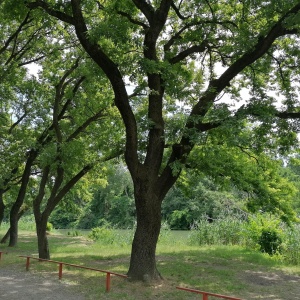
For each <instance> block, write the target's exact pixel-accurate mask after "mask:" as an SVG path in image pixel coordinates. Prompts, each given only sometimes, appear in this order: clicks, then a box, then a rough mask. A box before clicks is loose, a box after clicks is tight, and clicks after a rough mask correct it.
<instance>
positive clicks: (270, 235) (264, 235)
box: [258, 229, 282, 255]
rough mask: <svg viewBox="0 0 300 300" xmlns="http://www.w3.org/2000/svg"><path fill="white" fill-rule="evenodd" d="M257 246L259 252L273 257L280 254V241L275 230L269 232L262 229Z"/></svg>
mask: <svg viewBox="0 0 300 300" xmlns="http://www.w3.org/2000/svg"><path fill="white" fill-rule="evenodd" d="M258 244H259V245H260V251H261V252H266V253H268V254H270V255H273V254H275V253H278V252H279V253H280V252H281V250H280V247H281V244H282V239H281V237H280V236H279V235H278V232H277V231H276V230H272V231H270V230H266V229H263V230H262V232H261V235H260V237H259V240H258Z"/></svg>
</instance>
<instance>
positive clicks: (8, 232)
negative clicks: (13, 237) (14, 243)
mask: <svg viewBox="0 0 300 300" xmlns="http://www.w3.org/2000/svg"><path fill="white" fill-rule="evenodd" d="M9 234H10V228H8V230H7V231H6V233H5V235H4V236H3V238H2V239H1V241H0V244H5V243H6V242H7V240H8V238H9Z"/></svg>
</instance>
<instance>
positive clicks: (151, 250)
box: [128, 191, 161, 281]
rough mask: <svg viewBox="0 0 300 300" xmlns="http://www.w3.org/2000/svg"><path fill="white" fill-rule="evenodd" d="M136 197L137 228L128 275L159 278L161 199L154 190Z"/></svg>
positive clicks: (151, 278)
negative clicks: (157, 250) (157, 245)
mask: <svg viewBox="0 0 300 300" xmlns="http://www.w3.org/2000/svg"><path fill="white" fill-rule="evenodd" d="M135 197H136V213H137V228H136V232H135V235H134V239H133V243H132V251H131V259H130V267H129V271H128V276H129V278H130V279H131V280H143V281H150V280H158V279H161V275H160V273H159V272H158V270H157V268H156V259H155V253H156V244H157V241H158V237H159V233H160V226H161V201H159V200H158V199H157V197H156V195H155V194H154V193H153V192H152V193H151V192H149V191H148V192H147V193H144V194H142V195H135Z"/></svg>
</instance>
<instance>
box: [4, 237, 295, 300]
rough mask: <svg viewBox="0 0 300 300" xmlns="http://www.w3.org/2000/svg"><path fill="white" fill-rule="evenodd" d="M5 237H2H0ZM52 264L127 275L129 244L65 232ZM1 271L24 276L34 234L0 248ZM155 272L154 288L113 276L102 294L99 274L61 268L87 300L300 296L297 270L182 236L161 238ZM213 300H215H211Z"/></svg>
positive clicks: (39, 267)
mask: <svg viewBox="0 0 300 300" xmlns="http://www.w3.org/2000/svg"><path fill="white" fill-rule="evenodd" d="M0 234H3V232H0ZM49 240H50V249H51V253H52V257H51V258H52V259H54V260H58V261H64V262H69V263H74V264H82V265H85V266H90V267H93V268H99V269H104V270H110V271H115V272H118V273H124V274H125V273H126V271H127V269H128V264H129V255H130V245H129V244H128V243H125V242H124V243H123V244H119V245H115V244H113V245H102V244H101V243H100V242H97V243H94V242H91V241H89V240H87V239H86V238H85V237H82V236H81V237H70V236H67V235H66V234H65V233H58V232H57V233H55V234H52V235H51V236H49ZM0 251H7V252H8V254H5V255H3V259H2V260H1V262H0V267H7V266H12V265H13V266H14V268H17V269H18V270H20V272H25V259H21V258H18V257H17V255H31V256H37V245H36V241H35V236H34V234H33V233H32V232H21V235H20V239H19V244H18V246H17V247H16V248H8V247H7V246H4V245H0ZM157 260H158V268H159V270H160V272H161V273H162V275H163V276H164V281H163V282H162V283H160V284H157V285H146V284H143V283H128V282H127V281H126V280H124V279H122V278H117V277H112V290H111V292H110V293H109V294H106V293H105V276H104V275H102V274H101V273H97V272H92V271H84V270H81V269H74V268H66V267H64V273H63V280H64V281H65V282H67V283H69V284H70V285H73V287H74V289H75V290H78V291H81V292H83V293H85V294H86V295H87V299H136V300H139V299H174V300H176V299H178V300H179V299H201V296H200V295H196V294H192V293H187V292H184V291H179V290H176V288H175V287H176V286H178V285H180V286H184V287H191V288H196V289H200V290H204V291H210V292H214V293H219V294H225V295H231V296H236V297H241V298H243V299H249V300H252V299H266V300H275V299H276V300H281V299H282V300H283V299H289V300H296V299H299V298H298V297H299V296H298V295H299V294H300V278H299V277H298V276H297V274H300V267H292V266H284V265H281V264H280V262H278V261H276V260H275V259H272V258H270V257H269V256H267V255H264V254H261V253H258V252H254V251H250V250H246V249H243V248H241V247H235V246H234V247H225V246H210V247H201V248H199V247H195V246H188V245H187V238H186V234H185V235H182V234H181V233H180V232H178V233H173V234H172V236H163V238H162V239H161V241H160V243H159V245H158V249H157ZM31 272H32V273H38V274H41V273H42V274H43V276H53V279H54V280H57V266H56V265H54V264H47V263H38V262H37V261H34V262H33V263H32V265H31ZM210 299H217V298H210Z"/></svg>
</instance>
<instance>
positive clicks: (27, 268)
mask: <svg viewBox="0 0 300 300" xmlns="http://www.w3.org/2000/svg"><path fill="white" fill-rule="evenodd" d="M29 265H30V257H29V256H27V257H26V271H29Z"/></svg>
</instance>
